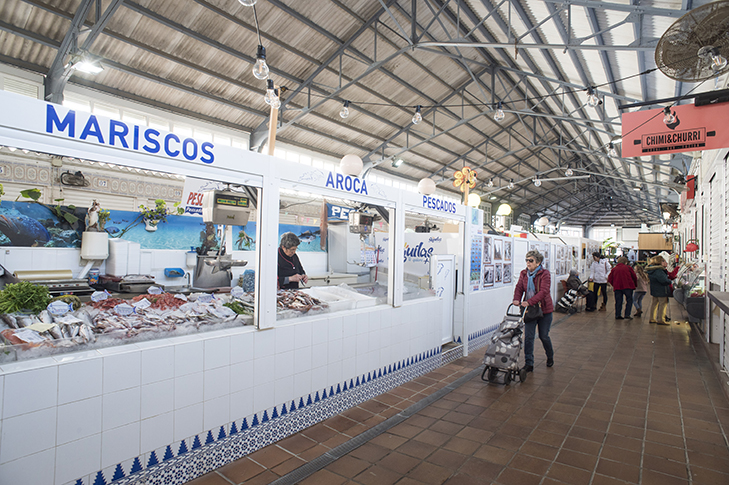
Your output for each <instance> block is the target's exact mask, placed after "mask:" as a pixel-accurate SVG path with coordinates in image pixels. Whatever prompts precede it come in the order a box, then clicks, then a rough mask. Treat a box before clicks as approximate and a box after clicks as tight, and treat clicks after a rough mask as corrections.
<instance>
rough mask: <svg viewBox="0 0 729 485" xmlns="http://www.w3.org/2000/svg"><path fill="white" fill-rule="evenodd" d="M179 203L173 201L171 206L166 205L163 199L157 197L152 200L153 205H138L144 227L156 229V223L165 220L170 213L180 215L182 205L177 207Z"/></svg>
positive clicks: (150, 229) (151, 229)
mask: <svg viewBox="0 0 729 485" xmlns="http://www.w3.org/2000/svg"><path fill="white" fill-rule="evenodd" d="M179 205H180V203H179V202H175V205H174V206H173V208H172V209H171V208H169V207H167V202H165V201H164V200H163V199H157V200H155V201H154V207H147V206H145V205H140V206H139V212H140V213H141V215H142V220H143V221H144V229H146V230H147V231H149V232H154V231H156V230H157V224H159V223H160V222H167V216H168V215H170V214H177V215H180V214H182V213H183V209H182V207H179Z"/></svg>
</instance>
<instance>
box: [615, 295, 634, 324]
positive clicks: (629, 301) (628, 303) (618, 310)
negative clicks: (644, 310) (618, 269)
mask: <svg viewBox="0 0 729 485" xmlns="http://www.w3.org/2000/svg"><path fill="white" fill-rule="evenodd" d="M613 293H615V316H616V317H620V316H623V295H625V318H628V317H629V316H630V309H631V308H633V290H632V289H625V290H613Z"/></svg>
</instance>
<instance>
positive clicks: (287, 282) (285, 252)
mask: <svg viewBox="0 0 729 485" xmlns="http://www.w3.org/2000/svg"><path fill="white" fill-rule="evenodd" d="M299 244H301V241H300V240H299V238H298V236H296V234H294V233H293V232H286V233H284V234H283V235H281V245H280V246H279V248H278V287H279V288H280V289H283V290H295V289H297V288H298V287H299V282H300V281H302V282H304V283H306V282H307V281H309V277H308V276H306V271H304V267H303V266H302V265H301V261H300V260H299V256H298V255H297V254H296V249H297V248H298V247H299Z"/></svg>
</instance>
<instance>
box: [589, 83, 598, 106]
mask: <svg viewBox="0 0 729 485" xmlns="http://www.w3.org/2000/svg"><path fill="white" fill-rule="evenodd" d="M587 105H588V106H589V107H591V108H597V107H598V106H600V98H598V97H597V94H595V90H594V89H593V88H592V86H590V87H589V88H587Z"/></svg>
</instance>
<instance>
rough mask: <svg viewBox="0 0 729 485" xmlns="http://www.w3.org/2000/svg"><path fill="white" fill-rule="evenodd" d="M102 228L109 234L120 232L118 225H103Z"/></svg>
mask: <svg viewBox="0 0 729 485" xmlns="http://www.w3.org/2000/svg"><path fill="white" fill-rule="evenodd" d="M104 230H105V231H106V232H108V233H109V234H116V233H117V232H120V231H121V229H119V228H118V227H114V226H111V227H105V228H104Z"/></svg>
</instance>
